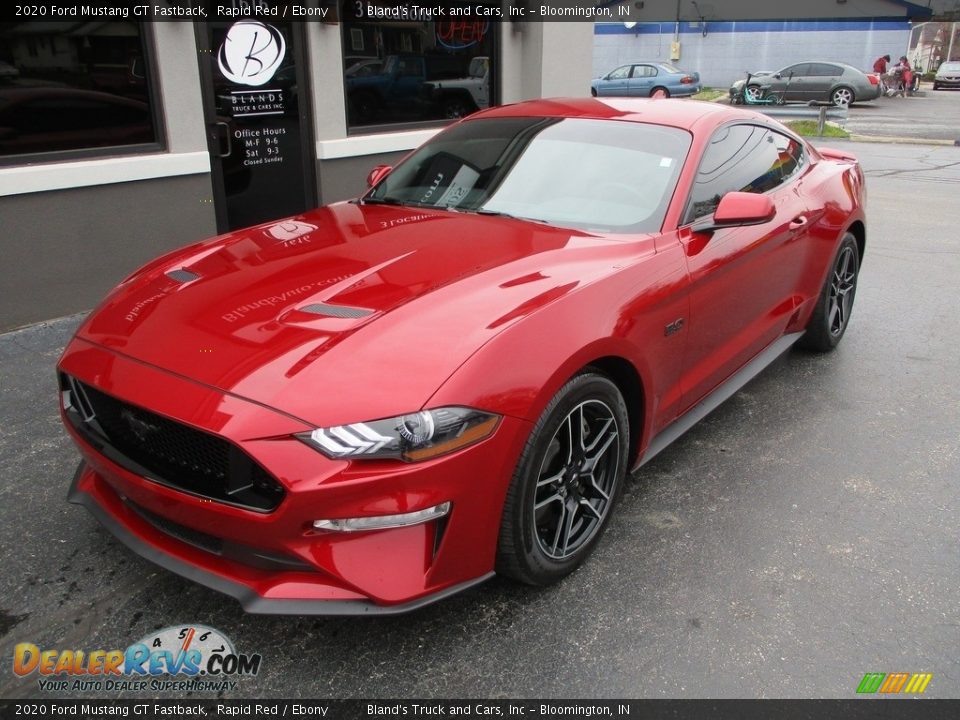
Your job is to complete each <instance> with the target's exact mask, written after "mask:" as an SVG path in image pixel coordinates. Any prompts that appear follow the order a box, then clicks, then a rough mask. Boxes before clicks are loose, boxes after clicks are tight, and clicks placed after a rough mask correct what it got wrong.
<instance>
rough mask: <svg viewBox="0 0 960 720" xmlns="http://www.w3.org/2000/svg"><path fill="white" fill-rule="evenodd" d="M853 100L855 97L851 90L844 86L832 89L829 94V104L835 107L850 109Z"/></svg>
mask: <svg viewBox="0 0 960 720" xmlns="http://www.w3.org/2000/svg"><path fill="white" fill-rule="evenodd" d="M855 99H856V95H854V93H853V89H852V88H848V87H847V86H846V85H841V86H840V87H838V88H834V89H833V92H831V93H830V102H831V103H833V104H834V105H836V106H837V107H850V106H851V105H853V101H854V100H855Z"/></svg>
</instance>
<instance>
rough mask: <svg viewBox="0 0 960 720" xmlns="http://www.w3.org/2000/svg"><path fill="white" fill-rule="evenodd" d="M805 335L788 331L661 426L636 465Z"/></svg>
mask: <svg viewBox="0 0 960 720" xmlns="http://www.w3.org/2000/svg"><path fill="white" fill-rule="evenodd" d="M802 336H803V333H802V332H798V333H791V334H789V335H784V336H783V337H781V338H779V339H778V340H775V341H774V342H772V343H771V344H770V345H768V346H767V348H766V349H765V350H763V351H762V352H761V353H760V354H759V355H757V356H756V357H755V358H753V360H751V361H750V362H748V363H747V364H746V365H744V366H743V367H742V368H740V369H739V370H738V371H737V372H736V373H734V374H733V375H731V376H730V378H729V379H727V380H725V381H724V382H723V383H721V384H720V385H718V386H717V388H716V389H715V390H713V392H711V393H710V394H709V395H707V396H706V397H705V398H704V399H703V400H701V401H700V402H699V403H697V404H696V405H694V406H693V407H692V408H690V409H689V410H687V412H685V413H684V414H683V415H681V416H680V417H679V418H677V419H676V420H674V421H673V422H672V423H671V424H670V425H668V426H667V427H665V428H664V429H663V430H661V431H660V433H659V434H658V435H657V436H656V437H655V438H653V440H651V441H650V444H649V445H648V446H647V451H646V452H645V453H644V454H643V457H642V458H640V460H639V461H638V462H637V464H636V465H635V466H634V467H633V469H634V470H636V469H637V468H639V467H641V466H643V465H646V464H647V463H648V462H650V461H651V460H652V459H653V458H655V457H656V456H657V455H658V454H659V453H660V452H661V451H662V450H664V449H665V448H666V447H667V446H668V445H670V443H672V442H673V441H674V440H676V439H677V438H679V437H680V436H681V435H683V434H684V433H685V432H687V430H689V429H690V428H692V427H693V426H694V425H696V424H697V423H698V422H700V421H701V420H703V419H704V418H705V417H706V416H707V415H709V414H710V413H712V412H713V411H714V410H716V409H717V408H718V407H720V406H721V405H722V404H723V403H724V402H726V401H727V400H729V399H730V397H731V396H733V395H734V394H735V393H736V392H737V391H738V390H739V389H740V388H742V387H743V386H744V385H746V384H747V383H748V382H750V381H751V380H753V379H754V378H755V377H756V376H757V375H759V374H760V373H761V372H763V370H764V369H766V367H767V366H768V365H770V363H772V362H773V361H774V360H776V359H777V358H778V357H780V356H781V355H783V353H785V352H786V351H787V350H789V349H790V347H792V346H793V344H794V343H795V342H796V341H797V340H799V339H800V338H801V337H802Z"/></svg>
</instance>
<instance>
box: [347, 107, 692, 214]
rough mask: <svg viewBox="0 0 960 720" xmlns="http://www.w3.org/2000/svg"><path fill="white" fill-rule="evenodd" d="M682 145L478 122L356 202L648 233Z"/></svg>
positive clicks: (450, 134) (557, 125)
mask: <svg viewBox="0 0 960 720" xmlns="http://www.w3.org/2000/svg"><path fill="white" fill-rule="evenodd" d="M689 146H690V135H689V133H687V132H685V131H683V130H679V129H677V128H669V127H662V126H659V125H646V124H642V123H634V122H621V121H611V120H590V119H582V118H529V117H522V118H489V119H484V118H480V119H477V120H468V121H467V122H463V123H459V124H457V125H454V126H453V127H451V128H450V129H449V130H447V131H445V132H443V133H441V134H439V135H437V136H436V137H435V138H434V139H433V140H431V141H430V142H428V143H427V144H426V145H424V146H423V147H421V148H420V149H419V150H417V151H416V152H415V153H413V154H412V155H411V156H410V157H409V158H407V159H406V160H405V161H404V162H403V163H402V164H401V165H399V166H398V167H397V168H396V169H395V170H394V171H393V172H392V173H391V174H390V175H388V176H387V178H386V179H385V180H384V181H383V182H381V183H380V184H379V185H377V187H376V189H375V190H373V191H372V192H371V193H370V194H368V195H367V196H366V197H365V198H364V202H381V203H389V204H397V205H410V206H414V207H431V208H439V209H445V210H451V211H459V212H478V213H486V214H496V215H510V216H513V217H519V218H523V219H527V220H534V221H539V222H546V223H550V224H553V225H560V226H563V227H571V228H577V229H582V230H589V231H597V232H656V231H658V230H659V229H660V226H661V225H662V224H663V216H664V214H665V213H666V208H667V204H668V203H669V202H670V198H671V196H672V194H673V189H674V187H675V185H676V182H677V177H678V176H679V174H680V168H681V166H682V165H683V162H684V159H685V158H686V154H687V150H688V148H689Z"/></svg>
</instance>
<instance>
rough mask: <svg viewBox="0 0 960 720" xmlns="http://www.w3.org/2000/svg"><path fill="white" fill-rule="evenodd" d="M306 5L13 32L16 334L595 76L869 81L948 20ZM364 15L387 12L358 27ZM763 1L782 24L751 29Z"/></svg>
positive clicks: (168, 1) (0, 190)
mask: <svg viewBox="0 0 960 720" xmlns="http://www.w3.org/2000/svg"><path fill="white" fill-rule="evenodd" d="M513 4H514V5H524V4H525V5H528V6H529V5H530V3H523V2H522V0H513ZM557 4H558V5H559V4H561V3H557ZM581 4H582V3H581ZM181 5H183V3H181V2H179V0H158V2H157V3H155V6H156V7H161V8H162V7H170V8H176V7H179V6H181ZM284 5H288V6H289V5H290V3H289V2H282V1H281V2H270V1H268V0H229V2H226V3H224V6H228V7H245V8H248V9H249V8H251V7H259V8H266V9H270V8H274V7H279V6H284ZM299 5H302V6H306V7H310V8H314V9H315V10H322V9H323V8H325V7H327V8H330V9H333V10H334V12H332V13H330V14H328V15H315V16H314V17H321V18H322V19H313V20H309V21H307V20H292V19H289V18H288V19H283V18H280V17H278V16H275V15H268V16H263V15H255V14H249V13H248V14H247V15H239V16H236V17H220V18H217V19H213V18H210V19H208V20H206V21H192V20H176V21H169V20H168V21H150V22H145V21H138V19H137V18H136V17H135V16H133V14H132V13H131V14H130V15H129V16H128V17H123V16H118V15H111V16H97V17H69V16H68V17H56V18H52V17H31V18H22V17H21V18H17V20H16V21H8V22H0V221H2V228H3V234H2V237H0V250H2V256H3V262H2V263H0V297H2V298H3V302H2V303H0V331H3V330H7V329H11V328H15V327H19V326H21V325H25V324H28V323H31V322H35V321H39V320H44V319H49V318H54V317H58V316H62V315H67V314H71V313H75V312H79V311H82V310H85V309H88V308H90V307H92V306H93V305H94V304H95V303H96V302H98V301H99V300H100V299H101V298H102V297H103V296H104V294H105V293H106V292H107V291H108V290H109V289H110V288H111V287H112V286H113V285H115V284H116V283H117V282H118V281H119V280H121V279H122V278H124V277H126V276H127V275H128V274H129V273H130V272H131V271H132V270H133V269H134V268H136V267H137V266H139V265H141V264H142V263H144V262H146V261H147V260H149V259H150V258H153V257H155V256H157V255H160V254H162V253H164V252H166V251H168V250H171V249H173V248H176V247H179V246H182V245H185V244H188V243H191V242H195V241H198V240H201V239H203V238H206V237H209V236H211V235H214V234H216V233H218V232H227V231H230V230H232V229H236V228H240V227H245V226H247V225H251V224H254V223H258V222H263V221H267V220H271V219H275V218H280V217H284V216H288V215H294V214H297V213H300V212H303V211H305V210H307V209H310V208H312V207H315V206H317V205H319V204H323V203H329V202H334V201H338V200H343V199H346V198H350V197H355V196H357V195H358V194H360V193H361V192H362V191H363V190H364V189H365V187H366V185H365V179H366V176H367V174H368V173H369V171H370V170H371V169H372V168H373V167H375V166H377V165H384V164H393V163H395V162H396V161H397V160H398V159H400V158H401V157H403V155H404V154H405V153H407V152H409V151H410V150H411V149H413V148H415V147H417V146H418V145H419V144H420V143H422V142H423V141H425V140H426V139H428V138H429V137H431V136H432V135H433V134H434V133H436V132H437V131H438V130H439V129H441V128H442V127H444V126H445V125H447V124H449V123H450V122H451V121H452V120H453V119H455V118H457V117H460V116H462V115H464V114H467V113H470V112H473V111H475V110H477V109H480V108H484V107H488V106H490V105H495V104H501V103H509V102H515V101H519V100H524V99H528V98H538V97H550V96H570V95H573V96H583V95H586V94H587V93H588V92H589V87H590V79H591V78H592V77H593V76H594V75H595V73H596V72H600V71H605V70H609V69H611V68H612V67H615V66H616V65H617V64H619V63H621V62H625V61H626V60H628V59H635V58H637V57H641V56H642V57H644V58H647V59H650V58H654V57H664V58H671V57H673V58H675V59H677V62H678V64H680V65H681V66H685V67H690V68H693V69H698V70H700V71H701V75H702V76H703V79H704V80H705V81H706V83H707V84H711V83H714V81H717V83H716V84H721V85H722V83H723V82H726V80H727V79H728V76H729V77H732V76H733V74H735V73H739V72H741V71H742V70H744V69H746V68H753V69H757V65H758V64H759V65H761V66H763V67H764V69H776V67H778V66H780V65H782V64H786V63H787V62H788V61H790V60H792V59H793V58H794V56H797V57H799V56H800V55H803V56H806V55H808V54H811V53H812V54H831V56H832V55H833V54H836V53H837V52H841V53H847V54H844V55H843V56H842V57H838V58H837V59H841V60H843V59H847V60H848V61H850V62H853V63H854V64H857V65H859V66H864V65H865V64H866V63H867V59H869V58H870V57H871V56H876V55H879V54H882V53H884V52H889V53H890V54H891V55H895V54H896V53H897V52H898V51H899V49H900V48H902V47H905V45H906V43H907V40H908V39H909V34H910V29H909V28H910V20H911V17H913V15H915V14H918V13H920V12H921V10H923V11H925V12H929V11H927V10H926V9H923V8H919V7H918V6H915V5H911V4H910V3H905V2H899V1H897V0H858V2H857V3H845V2H838V1H836V0H808V2H807V3H806V4H805V6H804V8H803V9H802V12H803V13H805V14H808V15H809V16H810V17H811V18H818V19H817V20H810V21H804V22H799V23H798V22H795V19H794V20H792V21H784V20H782V19H778V18H777V17H776V16H778V15H786V14H788V13H794V14H795V13H797V12H801V11H798V10H797V9H796V8H788V7H781V6H775V5H772V4H770V3H763V4H762V5H760V4H758V3H756V2H754V3H750V2H745V1H738V2H729V3H722V4H721V3H715V4H712V5H711V4H709V3H700V4H697V3H689V2H687V1H686V0H685V1H684V2H683V3H677V2H676V0H646V1H645V2H642V3H640V2H626V3H625V0H617V1H613V0H606V1H603V2H600V3H599V5H601V6H605V7H610V8H611V9H612V10H611V12H612V13H617V15H616V17H619V16H620V15H619V13H620V11H619V10H618V9H617V8H620V7H623V6H625V5H626V6H628V7H629V8H630V11H631V13H633V14H632V15H630V17H631V18H635V20H636V21H631V22H611V21H610V18H607V20H606V21H604V22H598V23H594V22H593V21H591V20H589V19H587V20H580V21H568V22H542V21H526V22H518V21H513V20H510V19H507V17H503V18H502V19H501V20H500V21H497V20H495V19H494V20H485V19H482V18H478V17H473V18H472V19H470V20H456V21H454V20H440V19H438V18H436V17H427V16H424V17H418V16H411V15H407V16H405V17H402V18H401V17H395V16H394V15H391V12H395V8H396V7H398V3H396V2H388V1H387V0H368V1H366V2H364V3H362V4H361V3H355V2H349V1H346V2H340V3H337V2H334V0H304V1H303V2H301V3H299ZM400 5H402V3H401V4H400ZM471 5H472V6H473V7H484V6H486V7H489V8H491V9H494V8H501V9H503V8H505V7H507V6H506V5H504V4H503V3H501V2H500V1H499V0H478V2H477V3H472V4H471ZM412 6H413V5H411V7H412ZM38 7H39V6H38ZM356 7H363V8H366V9H367V10H365V12H369V9H371V8H373V9H376V8H381V10H379V11H377V12H376V13H374V14H375V15H376V16H375V17H371V16H369V15H367V16H363V17H353V16H351V15H350V13H351V12H355V10H353V8H356ZM758 7H761V8H762V12H763V13H764V14H765V15H766V16H767V17H768V18H771V19H769V20H767V21H764V22H763V23H757V22H754V21H751V22H753V24H752V25H751V24H750V22H745V21H746V20H748V19H749V18H752V17H756V13H757V12H758V10H757V8H758ZM717 9H723V11H724V15H723V17H722V18H721V17H719V16H718V15H717ZM701 12H702V13H705V14H703V15H701V14H700V13H701ZM737 13H739V15H738V14H737ZM858 13H859V15H857V14H858ZM864 13H866V14H868V15H869V18H868V19H866V20H865V19H863V17H862V16H863V15H864ZM854 16H856V17H854ZM831 18H834V19H842V20H843V21H844V22H845V23H847V24H838V23H836V22H833V23H832V24H831V21H830V19H831ZM851 20H856V21H857V23H859V25H858V24H856V23H852V24H851V22H850V21H851ZM654 21H656V22H654ZM810 23H819V24H817V25H816V27H814V26H813V25H810ZM864 23H866V25H864ZM855 30H859V31H860V32H855ZM811 43H813V44H812V45H811ZM764 48H766V50H764ZM761 51H762V52H761ZM763 53H766V54H763ZM848 55H849V57H848ZM854 55H855V56H856V57H854ZM721 75H722V77H721ZM715 76H716V77H715Z"/></svg>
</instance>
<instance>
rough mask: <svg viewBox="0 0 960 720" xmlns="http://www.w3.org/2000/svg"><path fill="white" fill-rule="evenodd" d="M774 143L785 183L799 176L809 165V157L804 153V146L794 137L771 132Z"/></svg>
mask: <svg viewBox="0 0 960 720" xmlns="http://www.w3.org/2000/svg"><path fill="white" fill-rule="evenodd" d="M770 135H771V136H772V137H773V142H774V144H775V145H776V146H777V157H778V158H779V162H780V175H781V176H782V177H783V181H784V182H786V181H787V180H792V179H793V178H794V176H796V175H798V174H799V172H800V170H802V169H803V167H804V165H806V163H807V156H806V154H805V153H804V152H803V145H802V144H801V143H799V142H798V141H797V140H794V139H793V138H792V137H787V136H786V135H782V134H780V133H778V132H771V133H770Z"/></svg>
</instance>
